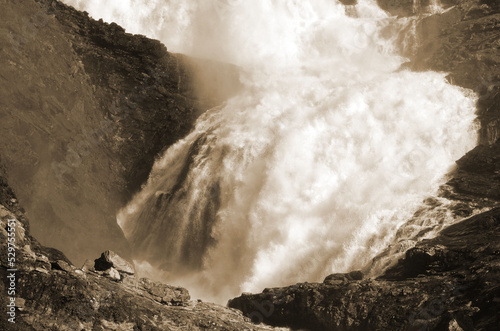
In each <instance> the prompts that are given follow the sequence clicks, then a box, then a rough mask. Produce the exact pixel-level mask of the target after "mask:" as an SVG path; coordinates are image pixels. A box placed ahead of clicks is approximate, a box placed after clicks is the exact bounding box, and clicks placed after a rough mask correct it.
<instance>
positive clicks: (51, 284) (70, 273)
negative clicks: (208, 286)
mask: <svg viewBox="0 0 500 331" xmlns="http://www.w3.org/2000/svg"><path fill="white" fill-rule="evenodd" d="M0 170H3V169H0ZM10 224H15V226H12V227H11V226H9V225H10ZM11 228H15V230H14V231H11V230H10V229H11ZM12 232H15V262H14V264H13V265H10V261H8V260H7V258H6V257H7V256H8V255H7V253H8V247H7V245H4V244H2V245H0V255H1V266H0V277H1V283H0V305H1V306H2V307H3V308H2V312H1V314H0V330H19V331H27V330H44V331H45V330H71V331H73V330H120V331H121V330H271V329H273V328H270V327H266V326H257V325H254V324H253V323H252V322H251V321H250V319H248V318H245V317H243V315H242V313H241V312H239V311H238V310H235V309H230V308H226V307H222V306H219V305H216V304H212V303H204V302H201V301H191V300H190V296H189V293H188V291H187V290H186V289H184V288H181V287H175V286H169V285H164V284H161V283H158V282H153V281H151V280H149V279H146V278H141V279H138V278H136V277H135V275H134V270H133V266H132V265H130V264H129V263H128V262H127V261H126V260H124V259H122V258H121V257H119V256H118V255H116V254H114V253H113V252H110V251H106V252H104V253H103V254H102V255H101V257H99V258H98V259H95V260H94V261H87V262H86V263H85V264H84V265H83V266H82V267H81V268H77V267H75V266H74V265H72V263H71V262H70V261H69V260H68V259H67V258H66V257H65V256H64V254H63V253H61V252H60V251H58V250H56V249H52V248H47V247H44V246H42V245H40V244H39V243H38V241H37V240H36V239H34V238H33V237H32V236H31V234H30V230H29V223H28V220H27V218H26V217H25V215H24V210H23V209H22V208H20V207H19V205H18V203H17V198H16V197H15V195H14V193H13V192H12V190H11V188H10V187H9V186H8V185H7V182H6V179H5V177H4V173H3V171H0V240H1V241H2V243H7V240H8V238H9V233H12ZM10 269H17V271H15V272H12V271H8V270H10ZM11 274H14V276H13V277H12V278H13V279H15V281H14V283H12V282H11V281H10V278H9V277H7V276H9V275H11ZM12 290H14V291H15V293H11V292H10V291H12ZM11 297H12V298H15V301H14V304H11ZM9 304H11V305H12V307H9ZM14 307H15V308H14ZM8 312H11V314H8ZM12 318H14V319H13V320H11V321H9V319H12ZM12 321H14V322H15V323H12Z"/></svg>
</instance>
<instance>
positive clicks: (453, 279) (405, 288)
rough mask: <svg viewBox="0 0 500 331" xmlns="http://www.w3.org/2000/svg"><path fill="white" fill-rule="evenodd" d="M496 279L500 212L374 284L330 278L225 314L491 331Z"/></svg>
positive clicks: (353, 326)
mask: <svg viewBox="0 0 500 331" xmlns="http://www.w3.org/2000/svg"><path fill="white" fill-rule="evenodd" d="M498 279H500V208H496V209H493V210H491V211H489V212H485V213H482V214H479V215H476V216H473V217H471V218H469V219H467V220H464V221H462V222H460V223H457V224H455V225H452V226H450V227H448V228H446V229H445V230H443V231H442V232H441V234H440V235H439V236H438V237H436V238H434V239H430V240H424V241H422V242H420V243H419V244H418V245H417V246H416V247H414V248H412V249H410V250H408V251H407V252H406V256H405V257H404V258H403V259H401V260H400V261H399V263H397V264H396V265H395V266H394V267H392V268H390V269H389V270H388V271H387V272H386V273H385V274H384V275H383V276H381V277H378V278H376V279H363V277H362V274H361V272H352V273H349V274H334V275H330V276H328V277H326V279H325V280H324V282H323V283H300V284H296V285H293V286H289V287H284V288H272V289H265V290H264V291H263V292H262V293H260V294H243V295H242V296H240V297H238V298H235V299H233V300H230V301H229V303H228V306H229V307H232V308H236V309H239V310H242V311H243V312H244V313H245V315H246V316H248V317H249V318H252V320H254V322H265V323H267V324H270V325H275V326H288V327H291V328H297V329H299V328H306V329H307V330H343V331H345V330H454V331H458V330H498V329H497V328H498V326H499V325H500V314H499V313H498V312H499V311H500V286H499V282H498Z"/></svg>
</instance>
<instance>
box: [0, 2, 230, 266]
mask: <svg viewBox="0 0 500 331" xmlns="http://www.w3.org/2000/svg"><path fill="white" fill-rule="evenodd" d="M0 6H1V8H2V10H1V11H0V82H1V83H0V84H1V89H0V110H1V111H0V132H1V136H2V139H1V140H0V155H1V156H2V158H3V162H4V164H5V166H6V168H7V170H8V177H9V180H10V183H11V185H12V186H13V189H14V190H15V192H16V194H17V195H18V196H19V199H20V201H21V203H22V205H23V207H24V208H26V211H27V214H28V215H29V217H30V218H31V220H32V224H33V229H32V231H33V233H34V235H35V236H36V237H37V238H38V239H39V240H40V241H41V242H42V243H45V244H50V245H51V246H54V247H56V248H59V249H62V250H64V252H65V253H66V254H67V255H68V256H69V257H70V259H71V260H72V261H75V263H78V264H80V263H83V261H84V259H85V258H86V257H88V256H93V255H96V254H98V253H100V252H101V251H104V250H105V249H109V248H111V249H113V250H116V251H117V252H119V253H120V254H122V255H125V256H127V253H128V252H127V251H128V246H127V243H126V242H125V239H124V237H123V234H122V233H121V230H120V229H119V228H118V226H117V224H116V219H115V215H116V212H117V210H118V209H119V208H121V207H122V206H123V205H124V204H125V202H126V201H128V200H129V199H130V198H131V196H132V194H133V193H134V192H135V191H136V190H137V189H138V188H139V187H140V185H141V184H142V183H143V182H144V181H145V179H146V178H147V176H148V174H149V171H150V169H151V166H152V164H153V162H154V158H155V156H157V155H158V153H160V152H161V151H162V150H163V149H164V148H166V147H168V146H169V145H170V144H172V143H174V142H175V141H177V140H178V139H179V138H181V137H183V136H184V135H186V134H187V132H189V130H190V129H191V126H192V124H193V122H194V120H195V119H196V117H197V116H198V115H199V114H200V113H201V112H202V111H204V110H206V109H207V108H209V107H211V106H213V105H215V104H218V103H220V102H221V101H223V100H225V99H226V98H227V97H228V96H229V95H231V93H233V92H234V91H235V90H236V89H237V88H238V84H239V83H238V77H237V72H236V69H235V68H234V67H232V66H229V65H222V64H218V63H214V62H209V61H201V60H196V59H191V58H188V57H186V56H182V55H178V54H172V53H169V52H167V50H166V48H165V46H164V45H162V44H161V43H160V42H158V41H155V40H150V39H148V38H146V37H143V36H137V35H136V36H134V35H131V34H127V33H126V32H125V31H124V30H123V29H122V28H121V27H119V26H118V25H116V24H106V23H103V22H102V21H94V20H92V19H90V18H89V17H88V15H87V14H86V13H82V12H79V11H76V10H74V9H73V8H72V7H68V6H66V5H64V4H62V3H60V2H58V1H54V0H37V1H35V0H23V1H10V0H0ZM195 72H196V74H195ZM195 86H196V88H195Z"/></svg>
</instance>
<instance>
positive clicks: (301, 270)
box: [70, 0, 476, 302]
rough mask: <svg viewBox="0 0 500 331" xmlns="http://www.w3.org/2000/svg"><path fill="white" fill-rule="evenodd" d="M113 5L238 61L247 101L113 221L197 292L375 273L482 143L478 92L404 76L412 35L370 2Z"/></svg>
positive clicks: (163, 162) (198, 52)
mask: <svg viewBox="0 0 500 331" xmlns="http://www.w3.org/2000/svg"><path fill="white" fill-rule="evenodd" d="M70 2H71V1H70ZM115 4H116V5H115ZM139 4H140V6H142V7H140V6H139V7H140V8H141V10H140V11H138V13H139V14H138V15H137V16H136V17H131V16H130V17H129V16H127V15H126V14H124V12H123V11H124V10H125V11H126V10H133V9H131V8H136V7H134V6H138V5H139ZM108 5H109V6H110V7H108V8H111V9H109V10H111V11H113V10H116V13H117V14H115V16H113V14H112V15H111V18H109V17H108V19H113V20H114V19H115V18H116V20H117V21H118V22H119V23H121V24H124V25H125V26H126V27H127V28H128V27H129V26H131V27H133V28H134V29H135V28H136V27H137V26H139V27H141V28H143V29H144V30H141V31H142V32H143V33H146V34H149V35H151V36H153V37H158V38H160V39H161V40H163V41H164V42H165V43H166V44H167V46H168V47H169V48H170V49H172V48H173V49H174V50H175V51H183V52H186V53H188V54H192V55H195V56H204V57H209V58H212V59H217V60H223V61H228V62H231V63H235V64H238V65H240V66H241V67H242V74H241V78H240V80H241V82H242V84H243V85H244V89H243V91H242V92H241V93H240V94H239V95H237V96H236V97H233V98H231V99H230V100H228V101H227V102H226V103H225V104H223V105H221V106H219V107H216V108H213V109H210V110H207V112H206V113H204V114H203V115H202V116H201V117H200V118H199V120H198V121H197V123H196V127H195V128H194V130H193V131H192V132H191V133H190V134H189V135H188V136H187V137H186V138H184V139H183V140H181V141H179V142H178V143H176V144H175V145H173V146H172V147H170V148H169V149H168V150H167V151H166V152H165V154H164V155H163V156H161V157H160V158H159V159H158V161H157V162H156V163H155V165H154V167H153V169H152V171H151V175H150V178H149V180H148V182H147V183H146V184H145V185H144V187H143V189H142V191H141V192H139V193H138V194H137V195H136V196H135V197H134V199H133V200H132V201H131V202H130V204H129V205H128V206H127V207H126V208H124V209H123V210H122V211H121V212H120V213H119V215H118V222H119V224H120V226H121V227H122V229H123V231H124V233H125V235H126V236H127V238H128V239H129V240H130V242H131V243H132V245H133V246H134V248H135V251H136V258H137V260H138V262H139V261H143V262H141V263H142V264H141V265H142V266H143V267H144V268H146V267H147V268H148V269H149V268H153V269H156V270H162V272H161V277H163V278H164V279H163V280H164V281H166V282H170V283H178V284H180V285H184V286H187V287H189V288H190V291H191V292H193V294H194V296H199V297H203V298H208V299H211V300H215V301H218V302H223V301H224V300H227V299H228V298H230V297H232V296H235V295H238V294H239V293H240V292H242V291H260V290H262V289H263V288H264V287H271V286H282V285H288V284H291V283H295V282H298V281H319V280H321V279H322V278H323V277H324V276H326V275H327V274H329V273H331V272H342V271H349V270H352V269H356V268H362V267H364V266H365V265H366V264H367V263H368V262H369V261H370V260H371V259H372V258H373V257H374V256H375V255H376V254H377V253H378V252H379V251H380V250H382V249H383V248H384V245H386V244H387V240H386V239H385V238H391V237H393V236H394V234H395V233H396V231H397V229H398V227H399V226H400V225H401V224H403V223H404V221H405V220H407V219H408V218H409V217H411V215H412V214H413V213H414V211H415V210H416V209H417V208H418V205H419V204H420V202H421V201H422V200H423V199H424V198H425V197H427V196H428V195H432V194H434V193H435V192H436V190H437V188H438V186H439V185H440V184H442V182H443V176H444V175H445V174H446V173H447V172H448V171H449V170H450V169H451V167H452V166H453V164H454V161H455V160H456V159H458V158H459V157H460V156H462V155H463V154H464V153H465V152H466V151H467V150H469V149H470V148H472V147H474V145H475V143H476V131H475V128H474V125H473V121H474V118H475V116H474V111H475V96H474V95H473V94H472V93H471V92H469V91H467V90H464V89H462V88H459V87H455V86H452V85H450V84H449V83H448V82H447V80H446V79H445V74H444V73H436V72H418V73H417V72H410V71H407V70H401V69H400V68H401V65H402V63H404V62H405V61H407V59H406V58H404V57H402V56H401V55H400V54H403V53H404V51H405V46H404V44H403V43H401V40H407V39H405V38H403V39H401V38H400V35H401V33H405V32H407V31H411V27H410V28H409V25H408V24H409V23H408V24H407V23H405V22H407V21H404V20H403V21H401V20H400V21H396V19H395V18H391V17H388V16H387V14H386V13H385V12H383V11H382V10H381V9H379V8H378V7H377V5H376V2H375V1H370V0H359V1H358V3H357V5H356V6H354V7H352V6H350V7H349V8H348V10H347V13H346V7H345V6H344V5H343V4H341V3H340V2H339V1H331V0H328V1H327V0H314V1H308V2H303V1H293V0H281V1H270V0H258V1H239V0H225V1H222V0H218V1H216V0H212V1H174V0H172V1H152V2H146V1H129V2H128V3H127V4H124V3H123V1H120V2H119V4H118V1H116V2H113V1H110V2H107V6H108ZM94 6H97V2H86V3H85V5H84V4H83V2H82V3H80V7H81V8H84V9H87V10H89V11H90V12H91V14H92V8H94ZM127 6H130V7H127ZM115 7H116V9H113V8H115ZM124 8H125V9H124ZM148 8H149V10H152V11H154V15H153V16H151V18H150V19H149V20H148V21H147V22H143V21H144V17H146V16H147V15H145V16H144V15H143V14H142V13H143V11H142V10H144V9H148ZM353 8H354V9H353ZM157 11H158V12H157ZM161 13H163V14H161ZM155 15H156V16H155ZM126 17H128V18H126ZM119 19H123V21H120V20H119ZM127 20H129V21H131V23H130V25H129V26H128V25H127ZM141 22H142V23H141ZM134 24H136V25H137V26H136V25H134ZM144 31H145V32H144ZM134 32H138V31H134ZM410 39H411V38H410ZM144 261H147V262H144Z"/></svg>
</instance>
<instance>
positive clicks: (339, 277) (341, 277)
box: [323, 273, 347, 285]
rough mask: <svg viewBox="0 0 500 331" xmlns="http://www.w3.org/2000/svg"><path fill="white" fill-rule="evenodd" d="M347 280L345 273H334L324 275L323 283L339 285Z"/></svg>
mask: <svg viewBox="0 0 500 331" xmlns="http://www.w3.org/2000/svg"><path fill="white" fill-rule="evenodd" d="M346 280H347V277H346V274H341V273H336V274H331V275H328V276H326V278H325V280H324V281H323V284H329V285H340V284H342V283H343V282H344V281H346Z"/></svg>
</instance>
